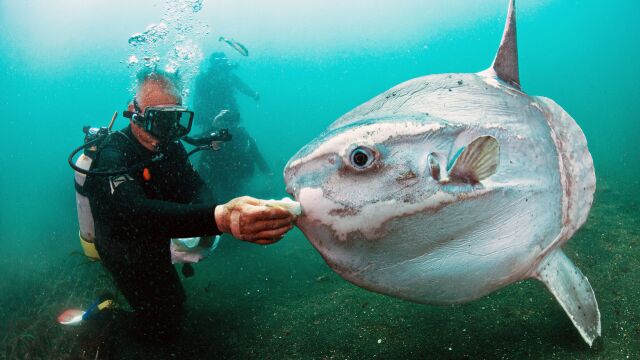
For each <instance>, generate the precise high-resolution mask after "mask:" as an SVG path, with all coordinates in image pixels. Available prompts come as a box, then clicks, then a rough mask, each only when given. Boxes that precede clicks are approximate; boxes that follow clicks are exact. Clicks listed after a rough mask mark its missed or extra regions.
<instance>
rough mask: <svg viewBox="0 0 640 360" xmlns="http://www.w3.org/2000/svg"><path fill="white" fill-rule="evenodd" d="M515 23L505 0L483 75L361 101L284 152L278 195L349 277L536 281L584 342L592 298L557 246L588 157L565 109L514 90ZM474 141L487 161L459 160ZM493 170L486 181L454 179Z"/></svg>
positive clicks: (425, 296)
mask: <svg viewBox="0 0 640 360" xmlns="http://www.w3.org/2000/svg"><path fill="white" fill-rule="evenodd" d="M515 31H516V30H515V3H514V1H511V2H510V7H509V14H508V16H507V24H506V26H505V33H504V35H503V40H502V43H501V45H500V48H499V50H498V55H497V56H496V59H495V60H494V63H493V64H492V66H491V67H490V68H489V69H488V70H485V71H482V72H479V73H475V74H439V75H430V76H425V77H421V78H416V79H413V80H409V81H407V82H405V83H402V84H399V85H397V86H395V87H393V88H392V89H390V90H388V91H386V92H384V93H382V94H380V95H378V96H376V97H374V98H373V99H371V100H370V101H368V102H366V103H364V104H362V105H360V106H358V107H356V108H355V109H354V110H352V111H350V112H349V113H347V114H345V115H343V116H342V117H340V118H339V119H338V120H336V121H335V122H334V123H333V124H331V125H330V126H329V128H328V129H327V130H326V131H325V132H324V133H323V134H321V135H320V136H319V137H318V138H316V139H315V140H313V141H312V142H310V143H309V144H307V145H306V146H304V147H303V148H302V149H301V150H300V151H298V153H297V154H296V155H295V156H293V157H292V158H291V160H290V161H289V163H288V164H287V166H286V168H285V174H284V176H285V182H286V184H287V191H288V192H289V193H290V194H292V195H293V196H294V198H295V199H296V200H297V201H299V202H300V203H301V205H302V208H303V216H301V217H299V218H298V220H297V226H298V227H299V228H300V229H301V230H302V231H303V233H304V234H305V236H306V237H307V238H308V239H309V241H310V242H311V243H312V244H313V246H314V247H315V248H316V249H317V250H318V252H319V253H320V254H321V255H322V256H323V258H324V259H325V261H326V262H327V264H328V265H329V266H330V267H331V268H332V269H333V270H334V271H335V272H336V273H338V274H340V275H341V276H342V277H343V278H345V279H346V280H348V281H350V282H352V283H354V284H356V285H358V286H361V287H363V288H366V289H369V290H372V291H376V292H379V293H383V294H387V295H391V296H395V297H399V298H402V299H406V300H411V301H415V302H420V303H427V304H452V303H464V302H469V301H472V300H475V299H478V298H480V297H482V296H484V295H487V294H489V293H491V292H493V291H495V290H497V289H500V288H502V287H504V286H506V285H509V284H511V283H514V282H517V281H520V280H523V279H527V278H535V279H537V280H540V281H542V282H543V283H544V284H545V285H546V286H547V288H548V289H549V290H550V291H551V293H552V294H553V295H554V296H555V298H556V299H557V300H558V302H559V303H560V305H561V306H562V307H563V309H564V310H565V312H566V313H567V314H568V316H569V318H570V319H571V320H572V322H573V323H574V325H575V326H576V328H577V329H578V331H579V332H580V334H581V335H582V337H583V338H584V340H585V341H586V342H587V343H588V344H589V345H591V344H592V343H593V341H594V340H595V339H596V338H597V337H598V336H600V333H601V324H600V312H599V310H598V305H597V301H596V299H595V295H594V293H593V290H592V288H591V285H590V284H589V281H588V280H587V278H586V277H585V276H584V275H583V274H582V273H581V272H580V270H579V269H578V268H577V267H575V266H574V265H573V263H572V262H571V260H570V259H569V258H568V257H567V256H566V255H565V254H564V253H563V252H562V249H561V246H562V245H563V244H564V243H565V242H566V241H568V240H569V239H570V238H571V236H572V235H573V234H574V233H575V232H576V231H577V230H578V229H579V228H580V226H582V224H583V223H584V222H585V221H586V219H587V216H588V214H589V210H590V208H591V205H592V202H593V194H594V191H595V181H596V180H595V172H594V168H593V161H592V158H591V154H590V153H589V150H588V147H587V142H586V139H585V137H584V134H583V133H582V130H581V129H580V127H579V126H578V125H577V123H576V122H575V121H574V119H573V118H571V116H570V115H569V114H568V113H567V112H566V111H564V110H563V109H562V108H561V107H560V106H559V105H558V104H556V103H555V102H554V101H553V100H550V99H548V98H544V97H537V96H529V95H527V94H526V93H524V92H523V91H522V90H521V88H520V83H519V74H518V66H517V64H518V60H517V46H516V37H515ZM476 139H491V141H492V142H495V143H497V146H499V151H497V152H495V153H494V154H495V155H494V158H492V157H491V156H488V155H486V154H484V153H482V152H480V151H476V153H467V154H465V149H470V150H469V152H472V151H471V149H474V147H473V143H474V140H476ZM363 151H364V152H365V155H366V156H365V157H364V158H366V159H367V161H366V163H367V166H366V167H364V168H362V167H360V166H359V165H358V163H357V161H356V160H355V157H354V156H357V154H358V152H360V153H362V152H363ZM461 153H462V154H464V155H460V154H461ZM463 157H464V158H465V161H468V162H469V163H470V164H471V165H470V166H466V167H464V166H460V167H458V168H457V167H456V166H457V164H456V162H457V161H458V162H461V161H462V160H460V158H463ZM364 158H361V159H364ZM469 159H471V160H469ZM491 164H493V166H494V170H492V171H491V172H490V175H489V176H484V177H482V178H481V179H476V180H469V179H472V178H473V177H464V176H461V175H460V174H458V173H459V172H460V169H465V170H468V172H469V173H471V175H473V174H474V171H481V170H478V169H483V167H484V168H486V167H487V166H490V165H491ZM485 173H486V174H489V173H488V172H486V171H485ZM461 179H462V180H461Z"/></svg>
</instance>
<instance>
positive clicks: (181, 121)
mask: <svg viewBox="0 0 640 360" xmlns="http://www.w3.org/2000/svg"><path fill="white" fill-rule="evenodd" d="M134 106H135V108H136V112H130V111H125V112H124V113H123V115H124V116H125V117H127V118H129V119H131V120H132V121H133V122H134V123H135V124H136V125H138V126H140V127H141V128H142V129H143V130H144V131H146V132H148V133H149V134H151V135H153V136H154V137H155V138H157V139H158V140H160V141H163V142H168V141H175V140H178V139H180V138H182V137H184V136H186V135H187V134H188V133H189V131H191V125H192V123H193V111H189V110H188V109H187V108H186V107H184V106H177V105H176V106H149V107H147V108H146V109H145V110H144V114H140V109H139V107H138V104H137V103H136V102H135V101H134Z"/></svg>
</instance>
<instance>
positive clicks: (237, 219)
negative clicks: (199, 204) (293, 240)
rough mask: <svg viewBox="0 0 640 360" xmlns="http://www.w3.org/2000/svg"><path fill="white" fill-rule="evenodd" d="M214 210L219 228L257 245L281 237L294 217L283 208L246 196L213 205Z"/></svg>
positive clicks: (289, 226)
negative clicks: (267, 204)
mask: <svg viewBox="0 0 640 360" xmlns="http://www.w3.org/2000/svg"><path fill="white" fill-rule="evenodd" d="M214 213H215V220H216V225H217V226H218V229H220V231H222V232H225V233H231V235H233V236H234V237H235V238H237V239H240V240H244V241H249V242H252V243H256V244H261V245H268V244H273V243H275V242H277V241H278V240H280V239H282V237H283V236H284V234H285V233H286V232H287V231H289V230H291V228H293V221H294V220H295V217H294V216H293V215H292V214H291V213H290V212H289V211H287V210H286V209H284V208H281V207H272V206H266V205H265V202H264V200H259V199H255V198H252V197H249V196H243V197H239V198H235V199H233V200H231V201H229V202H228V203H226V204H224V205H219V206H216V208H215V211H214Z"/></svg>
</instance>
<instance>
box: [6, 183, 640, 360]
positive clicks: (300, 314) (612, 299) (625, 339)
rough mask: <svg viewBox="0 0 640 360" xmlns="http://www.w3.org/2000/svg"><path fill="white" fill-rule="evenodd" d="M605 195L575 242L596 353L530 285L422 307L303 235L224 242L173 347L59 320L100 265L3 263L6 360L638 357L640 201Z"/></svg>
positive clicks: (189, 282)
mask: <svg viewBox="0 0 640 360" xmlns="http://www.w3.org/2000/svg"><path fill="white" fill-rule="evenodd" d="M598 189H599V190H598V191H597V193H596V201H595V204H594V207H593V209H592V211H591V214H590V217H589V220H588V222H587V223H586V225H585V226H584V227H583V228H582V229H581V230H580V231H579V232H578V234H577V235H576V236H575V237H574V238H573V239H572V240H571V241H570V242H569V243H568V244H567V245H566V246H565V251H566V252H567V254H568V255H569V257H570V258H571V259H572V260H573V261H574V262H575V263H576V265H577V266H578V267H579V268H580V269H581V270H582V271H583V272H584V273H585V275H586V276H587V277H588V278H589V281H590V282H591V284H592V286H593V288H594V290H595V293H596V297H597V299H598V303H599V306H600V311H601V314H602V338H600V339H599V340H597V341H596V343H595V344H594V346H593V348H589V346H588V345H586V344H585V343H584V342H583V341H582V339H581V338H580V335H579V334H578V332H577V331H576V330H575V329H574V327H573V325H572V324H571V322H570V321H569V319H568V317H567V316H566V315H565V314H564V312H563V310H562V309H561V308H560V306H559V305H558V304H557V303H556V302H555V300H554V299H553V298H552V296H551V294H550V293H549V292H548V291H547V290H546V289H545V288H544V286H543V285H542V284H541V283H538V282H536V281H534V280H528V281H523V282H520V283H518V284H515V285H511V286H508V287H506V288H504V289H502V290H500V291H498V292H496V293H494V294H491V295H490V296H488V297H485V298H483V299H480V300H478V301H475V302H472V303H469V304H465V305H456V306H444V307H443V306H427V305H421V304H415V303H411V302H406V301H402V300H399V299H395V298H391V297H387V296H383V295H379V294H375V293H372V292H368V291H366V290H363V289H360V288H358V287H356V286H354V285H352V284H350V283H348V282H346V281H344V280H342V279H341V278H340V277H339V276H338V275H336V274H334V273H333V272H332V271H331V270H330V269H329V267H328V266H326V264H325V263H324V261H323V260H322V258H321V257H320V256H319V255H318V254H317V253H316V252H315V250H314V249H313V248H312V247H311V245H310V244H309V243H308V242H307V241H306V240H305V239H304V237H303V236H302V234H301V233H300V232H299V231H295V232H293V233H291V234H290V235H288V236H287V237H286V238H285V239H284V240H283V241H281V242H280V243H279V244H277V245H275V246H270V247H257V246H255V245H251V244H245V243H241V242H239V241H235V240H232V239H223V240H222V242H221V245H220V247H219V248H218V250H216V252H215V253H214V254H213V255H212V257H211V258H209V259H208V260H207V261H206V262H203V263H200V264H198V265H197V266H196V276H195V277H192V278H189V279H186V280H185V281H184V285H185V288H186V291H187V295H188V315H187V318H186V321H185V332H184V335H183V336H182V337H181V338H180V339H179V340H178V341H177V342H176V343H175V344H167V345H165V346H157V345H156V346H148V345H142V344H138V343H135V342H133V341H132V340H130V339H128V338H127V337H126V335H124V334H122V333H119V334H118V333H117V332H116V331H114V334H112V335H111V336H110V337H109V338H108V340H107V341H106V343H99V341H98V340H97V339H99V337H97V336H94V335H93V334H94V333H91V332H90V331H89V326H85V325H83V326H81V327H63V326H61V325H58V324H56V322H55V317H56V315H57V313H58V312H59V311H60V310H61V309H63V308H65V307H71V306H78V305H83V306H87V305H88V304H89V303H90V302H91V301H92V300H93V297H94V296H95V295H96V294H98V293H99V292H100V291H103V290H112V291H114V287H113V286H112V285H111V284H110V280H109V278H108V277H107V276H106V275H105V273H104V271H103V270H102V269H101V267H100V265H98V264H87V263H86V262H85V261H84V259H83V258H82V257H80V256H74V255H70V256H69V258H68V260H66V261H65V262H64V263H59V264H47V266H42V273H33V272H31V273H25V272H23V271H21V266H20V265H19V264H20V262H21V261H24V259H16V258H13V259H3V260H2V261H3V262H8V263H7V264H3V265H11V263H12V262H13V263H15V265H14V266H3V268H10V269H12V270H10V271H9V272H7V273H5V274H3V277H4V278H5V280H6V281H2V282H1V283H0V284H1V285H0V286H1V288H0V303H2V304H5V305H4V307H3V308H2V309H0V311H1V315H0V317H1V318H3V319H4V320H3V321H2V323H1V325H2V329H0V334H3V338H2V339H0V341H1V347H0V349H1V350H2V352H1V353H0V358H7V359H14V358H19V359H67V358H69V359H74V358H80V359H96V358H98V359H107V358H112V359H162V358H176V359H200V358H202V359H217V358H230V359H373V358H379V359H401V358H402V359H440V358H442V359H465V358H468V359H522V358H533V359H627V358H629V359H634V358H638V356H640V313H639V311H638V310H640V291H639V289H640V287H638V282H639V281H640V273H639V272H638V269H639V266H638V265H639V262H640V257H639V256H638V255H639V254H640V248H639V247H640V201H638V198H637V196H631V195H630V194H627V193H621V192H618V191H616V190H615V189H616V187H615V186H612V184H609V183H607V182H606V181H603V180H602V179H601V180H600V181H599V183H598ZM76 264H77V265H76ZM118 335H120V336H118ZM92 339H93V340H92Z"/></svg>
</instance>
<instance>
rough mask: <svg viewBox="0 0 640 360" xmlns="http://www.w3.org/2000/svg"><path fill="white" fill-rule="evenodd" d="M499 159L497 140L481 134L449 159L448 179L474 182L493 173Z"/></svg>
mask: <svg viewBox="0 0 640 360" xmlns="http://www.w3.org/2000/svg"><path fill="white" fill-rule="evenodd" d="M499 161H500V146H499V145H498V141H497V140H496V139H495V138H494V137H493V136H481V137H479V138H477V139H475V140H473V141H472V142H471V143H470V144H469V145H467V146H465V147H464V148H462V150H458V152H457V153H456V155H455V156H454V157H453V158H452V159H451V162H452V163H453V165H452V166H449V167H450V168H451V171H450V172H449V180H450V181H453V182H456V181H458V182H465V183H471V184H476V183H478V182H480V181H482V180H484V179H486V178H488V177H489V176H491V175H493V174H495V172H496V170H497V169H498V163H499Z"/></svg>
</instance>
